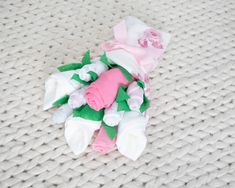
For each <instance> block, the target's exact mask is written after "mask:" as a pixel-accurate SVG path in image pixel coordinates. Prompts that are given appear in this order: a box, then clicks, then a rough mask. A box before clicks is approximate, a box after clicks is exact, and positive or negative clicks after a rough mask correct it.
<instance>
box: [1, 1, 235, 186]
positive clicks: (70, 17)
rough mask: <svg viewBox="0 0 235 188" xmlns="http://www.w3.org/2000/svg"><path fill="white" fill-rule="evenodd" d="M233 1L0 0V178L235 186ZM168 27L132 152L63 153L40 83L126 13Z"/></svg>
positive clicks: (105, 35)
mask: <svg viewBox="0 0 235 188" xmlns="http://www.w3.org/2000/svg"><path fill="white" fill-rule="evenodd" d="M234 10H235V1H234V0H224V1H223V0H195V1H189V0H149V1H144V0H115V1H112V0H111V1H108V0H98V1H94V0H86V1H82V0H66V1H65V0H64V1H59V0H35V1H21V0H7V1H3V0H2V1H1V3H0V65H1V70H0V104H1V105H0V187H1V188H7V187H11V188H18V187H20V188H26V187H27V188H28V187H43V188H44V187H50V188H51V187H60V188H64V187H69V188H73V187H82V188H83V187H84V188H100V187H102V188H117V187H121V186H122V187H127V188H133V187H134V188H142V187H147V188H156V187H157V188H161V187H169V188H184V187H189V188H192V187H198V188H210V187H211V188H216V187H235V178H234V177H235V128H234V126H235V56H234V47H235V43H234V41H235V40H234V36H235V29H234V28H235V25H234V16H235V14H234ZM129 15H132V16H136V17H137V18H139V19H140V20H142V21H143V22H145V23H146V24H147V25H149V26H152V27H154V28H156V29H159V30H161V31H165V32H169V33H170V34H171V41H170V43H169V45H168V47H167V50H166V52H165V53H164V55H163V58H162V59H161V60H160V61H159V64H158V65H157V67H156V69H155V70H153V72H152V73H151V74H150V78H151V90H152V94H151V100H152V101H151V110H150V114H149V115H150V117H151V118H150V120H149V126H148V127H147V128H146V137H147V140H148V142H147V146H146V148H145V150H144V152H143V154H142V155H141V156H140V157H139V158H138V160H137V161H131V160H130V159H128V158H126V157H124V156H122V155H121V154H120V153H119V152H118V151H117V150H115V151H113V152H111V153H109V154H107V155H101V154H99V153H97V152H94V151H92V149H91V147H90V146H89V147H88V148H87V149H86V150H85V152H84V153H82V154H81V155H79V156H76V155H74V154H73V153H72V151H71V150H70V148H69V147H68V145H67V144H66V141H65V138H64V124H58V125H53V123H52V114H53V112H54V110H55V109H50V110H48V111H43V109H42V107H43V95H44V82H45V80H46V79H47V78H48V76H49V75H50V74H52V73H55V71H56V67H58V66H60V65H61V64H64V63H70V62H74V61H76V60H79V59H80V57H81V55H82V54H83V53H84V52H86V51H87V50H88V49H91V54H92V56H93V57H96V55H99V54H100V53H101V50H100V49H99V47H98V45H99V44H100V43H101V42H103V41H107V40H110V39H112V38H113V35H112V27H113V26H114V25H115V24H117V23H119V21H120V20H121V19H123V18H125V17H126V16H129Z"/></svg>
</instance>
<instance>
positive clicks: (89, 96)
mask: <svg viewBox="0 0 235 188" xmlns="http://www.w3.org/2000/svg"><path fill="white" fill-rule="evenodd" d="M121 85H128V80H127V79H126V78H125V76H124V75H123V73H122V72H121V71H120V69H119V68H113V69H110V70H108V71H106V72H104V73H102V74H101V75H100V77H99V78H98V79H97V80H96V81H95V82H93V83H91V85H89V87H88V88H87V90H86V92H85V99H86V101H87V104H88V105H89V106H90V107H91V108H92V109H94V110H97V111H98V110H101V109H102V108H107V107H109V106H110V105H111V104H112V103H113V102H114V100H115V98H116V95H117V92H118V89H119V87H120V86H121Z"/></svg>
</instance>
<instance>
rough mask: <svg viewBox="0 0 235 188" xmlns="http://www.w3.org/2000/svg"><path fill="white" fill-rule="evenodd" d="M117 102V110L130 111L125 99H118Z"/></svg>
mask: <svg viewBox="0 0 235 188" xmlns="http://www.w3.org/2000/svg"><path fill="white" fill-rule="evenodd" d="M117 104H118V108H117V111H118V112H120V111H125V112H129V111H131V109H130V107H129V105H128V104H127V101H120V102H117Z"/></svg>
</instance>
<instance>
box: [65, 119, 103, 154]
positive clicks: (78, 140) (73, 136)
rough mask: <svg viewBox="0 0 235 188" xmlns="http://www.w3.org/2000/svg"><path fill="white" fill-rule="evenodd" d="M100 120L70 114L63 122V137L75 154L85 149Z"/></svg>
mask: <svg viewBox="0 0 235 188" xmlns="http://www.w3.org/2000/svg"><path fill="white" fill-rule="evenodd" d="M100 124H101V122H100V121H91V120H87V119H83V118H80V117H73V116H70V117H69V118H68V119H67V120H66V122H65V131H64V136H65V139H66V141H67V143H68V145H69V147H70V149H71V150H72V151H73V153H74V154H75V155H79V154H81V153H82V152H84V151H85V149H86V148H87V146H88V144H89V143H90V141H91V138H92V136H93V134H94V132H95V131H96V130H98V129H99V128H100Z"/></svg>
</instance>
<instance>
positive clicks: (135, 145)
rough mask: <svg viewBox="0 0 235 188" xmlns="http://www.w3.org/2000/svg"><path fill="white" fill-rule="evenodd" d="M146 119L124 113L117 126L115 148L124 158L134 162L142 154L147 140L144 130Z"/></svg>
mask: <svg viewBox="0 0 235 188" xmlns="http://www.w3.org/2000/svg"><path fill="white" fill-rule="evenodd" d="M147 123H148V119H147V118H146V117H144V116H143V115H142V114H141V113H139V112H135V111H131V112H125V114H124V116H123V119H122V121H121V122H120V124H119V126H118V135H117V142H116V145H117V148H118V150H119V152H120V153H121V154H123V155H124V156H126V157H128V158H130V159H132V160H134V161H135V160H136V159H137V158H138V157H139V156H140V155H141V153H142V152H143V150H144V148H145V146H146V143H147V139H146V136H145V128H146V125H147Z"/></svg>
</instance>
